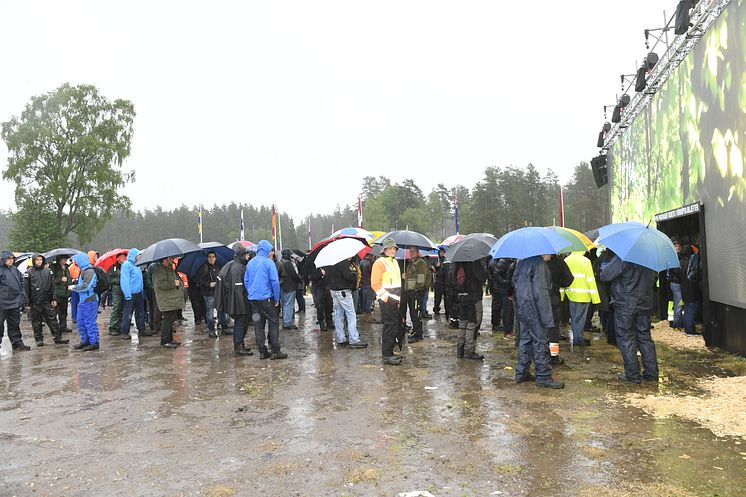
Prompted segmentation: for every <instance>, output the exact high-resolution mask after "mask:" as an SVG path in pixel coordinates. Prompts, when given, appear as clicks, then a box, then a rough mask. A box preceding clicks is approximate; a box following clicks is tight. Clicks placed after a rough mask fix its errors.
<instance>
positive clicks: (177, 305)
mask: <svg viewBox="0 0 746 497" xmlns="http://www.w3.org/2000/svg"><path fill="white" fill-rule="evenodd" d="M153 290H154V291H155V298H156V300H158V309H159V310H160V312H161V347H164V348H168V349H175V348H176V347H178V346H179V345H181V342H177V341H175V340H174V322H176V318H177V316H178V313H179V311H180V310H181V309H183V308H184V306H185V305H186V302H185V301H184V282H183V281H182V279H181V277H180V276H179V273H177V272H176V269H174V258H173V257H166V258H165V259H161V260H160V262H159V263H158V265H157V266H156V267H155V269H154V270H153Z"/></svg>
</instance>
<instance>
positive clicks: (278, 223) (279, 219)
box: [277, 214, 282, 251]
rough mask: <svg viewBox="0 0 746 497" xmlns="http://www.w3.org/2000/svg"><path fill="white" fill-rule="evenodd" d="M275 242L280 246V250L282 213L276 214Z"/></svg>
mask: <svg viewBox="0 0 746 497" xmlns="http://www.w3.org/2000/svg"><path fill="white" fill-rule="evenodd" d="M277 244H278V245H279V246H280V251H282V214H280V215H279V216H277Z"/></svg>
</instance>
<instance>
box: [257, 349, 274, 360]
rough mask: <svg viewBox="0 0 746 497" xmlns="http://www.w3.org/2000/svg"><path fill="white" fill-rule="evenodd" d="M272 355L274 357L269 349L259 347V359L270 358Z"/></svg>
mask: <svg viewBox="0 0 746 497" xmlns="http://www.w3.org/2000/svg"><path fill="white" fill-rule="evenodd" d="M270 357H272V354H270V353H269V351H268V350H267V349H264V350H262V349H259V359H269V358H270Z"/></svg>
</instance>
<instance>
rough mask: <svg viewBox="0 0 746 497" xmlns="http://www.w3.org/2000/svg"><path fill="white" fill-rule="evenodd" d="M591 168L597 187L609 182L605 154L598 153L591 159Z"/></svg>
mask: <svg viewBox="0 0 746 497" xmlns="http://www.w3.org/2000/svg"><path fill="white" fill-rule="evenodd" d="M591 170H592V171H593V179H594V180H596V186H597V187H599V188H601V187H602V186H604V185H606V184H607V183H608V182H609V170H608V167H607V166H606V156H605V155H599V156H598V157H594V158H592V159H591Z"/></svg>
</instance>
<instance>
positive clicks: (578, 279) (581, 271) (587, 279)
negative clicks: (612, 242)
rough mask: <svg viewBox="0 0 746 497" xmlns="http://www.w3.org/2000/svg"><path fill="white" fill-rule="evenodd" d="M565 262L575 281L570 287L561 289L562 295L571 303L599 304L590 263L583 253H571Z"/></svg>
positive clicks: (599, 298) (599, 299)
mask: <svg viewBox="0 0 746 497" xmlns="http://www.w3.org/2000/svg"><path fill="white" fill-rule="evenodd" d="M565 262H566V263H567V267H569V268H570V272H571V273H572V275H573V277H574V278H575V279H573V281H572V285H570V286H569V287H568V288H564V289H563V290H564V295H565V296H567V298H568V299H569V300H570V301H572V302H591V303H593V304H599V303H601V297H600V296H599V295H598V287H597V286H596V277H595V276H594V275H593V265H592V264H591V261H590V260H588V258H587V257H585V256H584V255H583V252H573V253H572V254H570V255H569V256H568V257H567V258H566V259H565Z"/></svg>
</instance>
